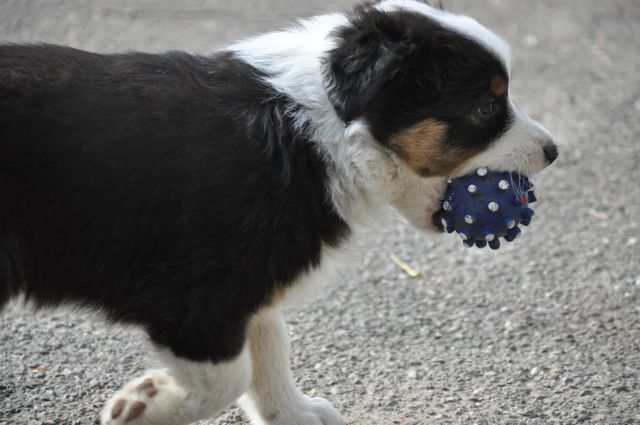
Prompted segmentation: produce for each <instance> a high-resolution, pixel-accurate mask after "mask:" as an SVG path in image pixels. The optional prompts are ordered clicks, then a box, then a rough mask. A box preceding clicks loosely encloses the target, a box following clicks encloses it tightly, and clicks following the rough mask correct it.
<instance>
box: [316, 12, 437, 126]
mask: <svg viewBox="0 0 640 425" xmlns="http://www.w3.org/2000/svg"><path fill="white" fill-rule="evenodd" d="M336 36H337V37H336V39H337V41H338V44H337V47H336V48H334V49H333V50H332V51H331V52H330V54H329V57H328V59H327V63H326V69H325V73H326V75H325V77H326V81H327V92H328V96H329V100H330V101H331V103H332V104H333V107H334V108H335V110H336V112H337V113H338V116H339V117H340V118H341V119H342V120H343V121H344V122H346V123H348V122H350V121H352V120H354V119H355V118H357V117H359V116H360V115H361V114H362V113H363V112H364V110H365V109H366V107H367V105H369V103H370V102H371V101H372V100H373V99H374V97H375V96H376V93H378V91H379V90H380V88H381V87H383V86H384V85H385V84H387V83H388V82H389V81H391V80H392V79H393V78H395V77H402V75H403V74H404V73H405V72H406V71H407V70H408V68H412V69H416V67H417V66H420V70H419V72H420V78H421V79H423V80H422V82H421V83H422V84H424V83H425V82H428V83H432V84H433V85H434V86H435V87H438V86H439V84H440V81H439V80H440V73H439V71H438V69H437V66H436V61H435V59H434V48H435V37H436V36H435V31H434V26H433V24H432V23H430V22H429V21H428V20H426V19H424V17H421V16H417V15H416V14H412V13H408V12H381V11H379V10H376V9H373V8H361V9H359V10H357V11H356V12H355V14H354V15H353V16H352V17H351V19H350V23H349V24H348V25H347V26H345V27H342V28H340V29H339V30H338V31H337V33H336Z"/></svg>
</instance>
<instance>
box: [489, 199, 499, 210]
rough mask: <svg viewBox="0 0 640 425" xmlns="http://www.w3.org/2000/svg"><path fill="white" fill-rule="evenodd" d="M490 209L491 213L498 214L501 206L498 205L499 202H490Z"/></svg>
mask: <svg viewBox="0 0 640 425" xmlns="http://www.w3.org/2000/svg"><path fill="white" fill-rule="evenodd" d="M488 207H489V211H492V212H496V211H498V210H499V209H500V205H498V203H497V202H493V201H491V202H489V205H488Z"/></svg>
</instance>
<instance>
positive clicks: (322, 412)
mask: <svg viewBox="0 0 640 425" xmlns="http://www.w3.org/2000/svg"><path fill="white" fill-rule="evenodd" d="M304 397H305V401H306V403H307V408H308V409H309V410H310V411H311V412H313V414H314V415H315V417H316V419H317V420H318V421H319V422H318V424H321V425H344V421H343V420H342V417H341V416H340V413H338V411H337V410H336V409H335V408H334V407H333V405H332V404H331V403H330V402H329V401H328V400H325V399H324V398H321V397H309V396H304Z"/></svg>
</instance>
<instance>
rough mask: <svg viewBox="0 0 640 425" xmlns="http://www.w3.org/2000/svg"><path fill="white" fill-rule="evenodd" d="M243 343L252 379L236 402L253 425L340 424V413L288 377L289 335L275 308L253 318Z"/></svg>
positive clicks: (289, 374) (280, 315) (289, 364)
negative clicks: (249, 359)
mask: <svg viewBox="0 0 640 425" xmlns="http://www.w3.org/2000/svg"><path fill="white" fill-rule="evenodd" d="M247 340H248V342H249V346H250V349H251V359H252V362H253V379H252V381H251V386H250V387H249V389H248V391H247V392H246V393H245V394H244V395H243V396H242V398H241V399H240V400H239V401H240V405H241V406H242V408H243V409H244V410H245V411H246V412H247V414H248V415H249V416H250V417H251V421H252V423H253V424H255V425H343V424H344V422H343V421H342V419H341V418H340V414H339V413H338V412H337V411H336V410H335V409H334V408H333V406H332V405H331V403H329V402H328V401H327V400H325V399H323V398H312V397H308V396H306V395H304V394H302V392H301V391H300V390H298V389H297V388H296V385H295V383H294V381H293V377H292V375H291V363H290V360H289V336H288V335H287V329H286V324H285V321H284V317H283V315H282V313H281V312H280V310H279V309H265V310H263V311H261V312H260V313H258V314H257V315H256V316H254V318H253V320H252V321H251V323H250V325H249V330H248V334H247Z"/></svg>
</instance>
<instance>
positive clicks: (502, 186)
mask: <svg viewBox="0 0 640 425" xmlns="http://www.w3.org/2000/svg"><path fill="white" fill-rule="evenodd" d="M498 187H499V188H500V189H502V190H507V189H509V182H508V181H506V180H500V181H499V182H498Z"/></svg>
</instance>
